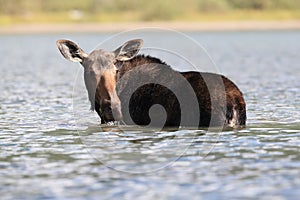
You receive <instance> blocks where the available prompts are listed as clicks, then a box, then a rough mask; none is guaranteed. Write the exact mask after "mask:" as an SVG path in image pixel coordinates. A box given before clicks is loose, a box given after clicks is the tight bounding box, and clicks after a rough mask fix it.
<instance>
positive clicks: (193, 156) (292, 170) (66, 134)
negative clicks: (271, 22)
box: [0, 31, 300, 199]
mask: <svg viewBox="0 0 300 200" xmlns="http://www.w3.org/2000/svg"><path fill="white" fill-rule="evenodd" d="M188 35H189V36H191V37H192V38H194V39H195V40H196V41H198V42H199V43H200V44H202V45H203V46H204V47H205V48H206V50H207V51H208V52H209V54H210V56H211V57H212V58H213V60H214V61H215V63H216V64H217V65H218V67H219V71H220V73H223V74H225V75H226V76H228V77H229V78H231V79H232V80H233V81H234V82H235V83H236V84H237V85H238V86H239V88H240V89H241V90H242V91H243V92H244V95H245V99H246V102H247V114H248V126H247V128H245V129H243V130H234V131H233V130H231V131H223V132H219V131H217V130H209V131H206V130H185V129H182V130H178V131H172V130H168V131H166V130H165V131H152V130H150V129H149V130H148V129H146V130H139V129H136V128H135V127H129V126H126V127H125V126H124V127H121V128H120V127H115V126H111V127H101V126H99V120H98V119H97V117H96V115H95V114H94V113H91V112H89V111H88V110H89V105H88V101H87V95H86V93H85V91H84V90H82V91H83V93H82V96H76V95H74V94H76V91H77V92H79V91H81V89H78V88H80V87H82V88H84V85H83V82H82V81H81V80H80V79H77V81H75V80H76V77H77V75H78V77H81V75H82V69H81V68H80V66H79V65H78V64H77V65H76V64H73V63H69V62H68V61H66V60H64V59H63V58H62V56H61V55H60V54H59V52H58V50H57V48H56V46H55V41H56V40H57V39H60V38H71V39H72V40H74V41H77V42H79V43H80V45H81V46H82V47H83V48H84V49H86V51H89V50H92V48H93V47H95V46H96V45H97V44H98V43H99V42H101V41H103V40H104V39H106V38H107V37H109V36H110V35H109V34H83V35H71V34H65V35H14V36H5V35H2V36H0V44H1V47H0V54H1V60H0V71H1V79H0V94H1V95H0V194H1V199H20V198H22V199H23V198H24V199H48V198H50V199H62V198H70V199H73V198H87V199H154V198H157V199H202V198H203V199H228V198H231V199H232V198H243V199H244V198H249V199H258V198H259V199H266V198H269V199H271V198H272V199H298V198H299V196H300V152H299V151H300V80H299V79H300V70H299V69H300V66H299V65H300V64H299V63H300V32H299V31H282V32H220V33H214V32H211V33H210V32H208V33H190V34H188ZM150 38H151V37H150ZM156 39H157V38H153V40H156ZM174 45H179V46H180V41H174ZM187 51H188V49H187ZM166 61H167V60H166ZM167 62H168V61H167ZM78 80H79V81H78ZM80 99H81V100H82V101H81V100H80ZM74 102H82V105H81V104H79V103H76V105H74ZM76 106H77V107H78V109H79V108H81V109H82V110H83V111H84V112H83V113H81V115H77V114H76V111H78V110H77V107H76ZM73 107H74V108H75V110H73Z"/></svg>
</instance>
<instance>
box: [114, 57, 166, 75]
mask: <svg viewBox="0 0 300 200" xmlns="http://www.w3.org/2000/svg"><path fill="white" fill-rule="evenodd" d="M146 64H162V65H166V66H168V65H167V64H166V63H164V62H163V61H161V60H160V59H158V58H155V57H151V56H145V55H137V56H136V57H134V58H132V59H131V60H128V61H117V62H116V63H115V65H116V67H117V68H118V69H119V72H118V77H119V78H121V77H122V76H123V75H124V74H125V73H126V72H127V71H129V70H131V69H133V68H135V67H137V66H142V65H146Z"/></svg>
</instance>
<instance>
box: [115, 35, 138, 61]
mask: <svg viewBox="0 0 300 200" xmlns="http://www.w3.org/2000/svg"><path fill="white" fill-rule="evenodd" d="M142 45H143V40H141V39H135V40H129V41H127V42H125V43H124V44H123V45H122V46H120V47H119V48H117V49H116V50H115V51H114V54H115V57H116V59H117V60H119V61H126V60H130V59H132V58H133V57H134V56H136V55H137V53H138V52H139V50H140V49H141V47H142Z"/></svg>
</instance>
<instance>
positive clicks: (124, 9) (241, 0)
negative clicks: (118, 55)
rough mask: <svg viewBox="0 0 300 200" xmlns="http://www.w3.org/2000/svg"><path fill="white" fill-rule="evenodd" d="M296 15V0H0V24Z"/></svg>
mask: <svg viewBox="0 0 300 200" xmlns="http://www.w3.org/2000/svg"><path fill="white" fill-rule="evenodd" d="M299 19H300V1H299V0H178V1H173V0H163V1H161V0H151V1H143V0H130V1H128V0H64V1H61V0H0V25H13V24H25V23H31V24H35V23H37V24H41V23H46V24H47V23H62V24H68V23H85V22H89V23H91V22H149V21H150V22H152V21H191V22H201V21H243V20H244V21H249V20H255V21H257V20H263V21H266V20H299Z"/></svg>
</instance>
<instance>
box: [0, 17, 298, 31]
mask: <svg viewBox="0 0 300 200" xmlns="http://www.w3.org/2000/svg"><path fill="white" fill-rule="evenodd" d="M150 27H151V28H153V27H155V28H164V29H173V30H177V31H183V32H201V31H268V30H297V29H300V20H283V21H225V22H130V23H124V22H123V23H71V24H15V25H2V26H0V34H47V33H53V34H54V33H105V32H120V31H126V30H131V29H139V28H150Z"/></svg>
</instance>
